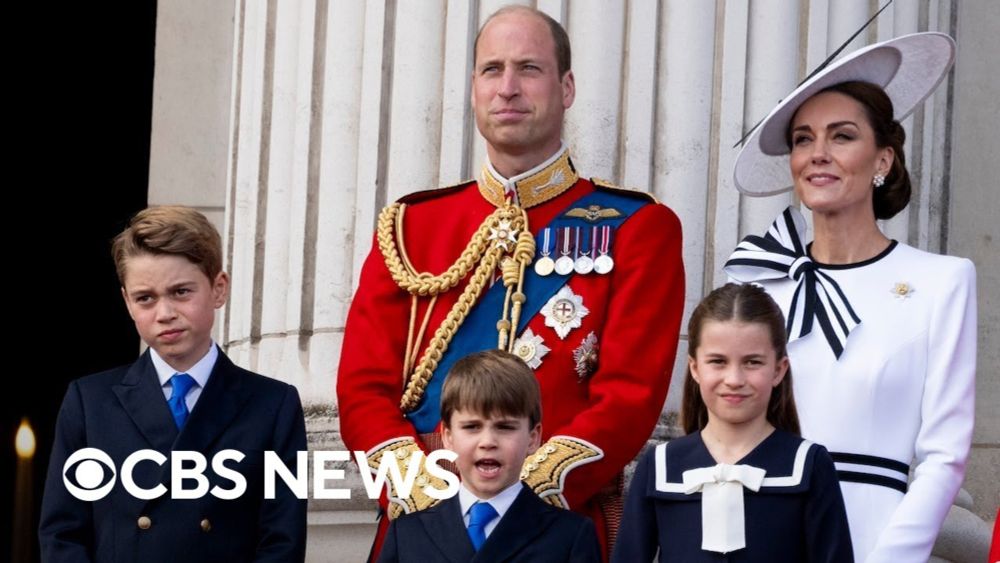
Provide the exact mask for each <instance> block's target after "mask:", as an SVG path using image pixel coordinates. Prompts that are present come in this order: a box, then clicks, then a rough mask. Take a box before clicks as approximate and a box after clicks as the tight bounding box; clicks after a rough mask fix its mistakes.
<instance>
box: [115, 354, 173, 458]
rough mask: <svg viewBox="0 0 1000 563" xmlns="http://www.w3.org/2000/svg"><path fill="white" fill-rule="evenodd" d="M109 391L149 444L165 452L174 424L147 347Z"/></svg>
mask: <svg viewBox="0 0 1000 563" xmlns="http://www.w3.org/2000/svg"><path fill="white" fill-rule="evenodd" d="M112 391H114V394H115V395H116V396H117V397H118V402H120V403H121V405H122V407H123V408H124V409H125V412H126V413H128V416H129V417H130V418H131V419H132V422H134V423H135V425H136V427H138V428H139V432H140V433H141V434H142V436H143V437H144V438H145V439H146V441H147V442H149V445H150V446H152V448H153V449H155V450H157V451H159V452H160V453H162V454H164V455H166V454H168V453H169V452H170V446H171V445H172V444H173V443H174V440H175V439H176V438H177V426H175V425H174V418H173V415H171V414H170V408H169V407H168V406H167V400H166V399H165V398H164V397H163V388H162V387H160V382H159V379H158V378H157V376H156V369H155V368H154V367H153V362H152V360H150V358H149V352H148V351H147V352H146V353H145V354H143V355H142V356H140V357H139V359H138V360H136V361H135V363H133V364H132V366H131V367H129V369H128V371H127V372H126V373H125V377H123V378H122V380H121V383H118V384H116V385H114V386H113V387H112Z"/></svg>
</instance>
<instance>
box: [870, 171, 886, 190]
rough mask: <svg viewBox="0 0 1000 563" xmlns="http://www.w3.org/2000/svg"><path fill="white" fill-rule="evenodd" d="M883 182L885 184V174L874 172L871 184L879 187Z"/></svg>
mask: <svg viewBox="0 0 1000 563" xmlns="http://www.w3.org/2000/svg"><path fill="white" fill-rule="evenodd" d="M884 184H885V175H883V174H882V173H881V172H880V173H878V174H875V177H874V178H872V185H874V186H875V187H876V188H881V187H882V186H883V185H884Z"/></svg>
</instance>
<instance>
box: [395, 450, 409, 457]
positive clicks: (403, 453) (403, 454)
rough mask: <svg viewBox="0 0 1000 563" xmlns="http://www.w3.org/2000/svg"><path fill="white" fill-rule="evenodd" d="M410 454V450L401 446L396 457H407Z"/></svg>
mask: <svg viewBox="0 0 1000 563" xmlns="http://www.w3.org/2000/svg"><path fill="white" fill-rule="evenodd" d="M409 455H410V452H409V451H408V450H406V449H405V448H400V449H398V450H396V459H406V458H407V457H408V456H409Z"/></svg>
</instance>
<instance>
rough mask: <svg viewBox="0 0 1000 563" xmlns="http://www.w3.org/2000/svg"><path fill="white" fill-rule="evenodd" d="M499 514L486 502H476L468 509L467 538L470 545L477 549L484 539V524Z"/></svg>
mask: <svg viewBox="0 0 1000 563" xmlns="http://www.w3.org/2000/svg"><path fill="white" fill-rule="evenodd" d="M497 516H499V514H497V511H496V509H495V508H493V507H492V506H491V505H490V503H488V502H477V503H476V504H473V505H472V508H470V509H469V539H470V540H472V547H474V548H476V551H479V548H480V547H482V546H483V543H484V542H485V541H486V525H487V524H489V523H490V522H492V521H493V519H494V518H496V517H497Z"/></svg>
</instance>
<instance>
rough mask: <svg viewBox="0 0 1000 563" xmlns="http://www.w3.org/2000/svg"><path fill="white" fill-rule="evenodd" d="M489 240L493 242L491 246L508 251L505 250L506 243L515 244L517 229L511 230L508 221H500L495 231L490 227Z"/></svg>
mask: <svg viewBox="0 0 1000 563" xmlns="http://www.w3.org/2000/svg"><path fill="white" fill-rule="evenodd" d="M489 240H492V241H494V243H493V244H495V245H496V246H499V247H501V248H503V249H504V250H510V249H509V248H507V243H512V244H513V243H517V229H512V228H511V226H510V221H506V220H505V221H500V224H499V225H497V227H496V228H495V229H494V228H493V227H490V238H489Z"/></svg>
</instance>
